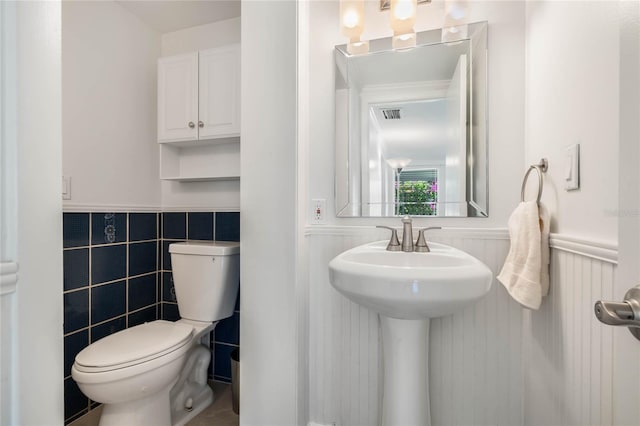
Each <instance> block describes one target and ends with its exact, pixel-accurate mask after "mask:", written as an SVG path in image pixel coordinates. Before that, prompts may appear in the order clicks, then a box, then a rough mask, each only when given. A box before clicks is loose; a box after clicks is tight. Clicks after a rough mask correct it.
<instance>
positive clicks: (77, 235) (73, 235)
mask: <svg viewBox="0 0 640 426" xmlns="http://www.w3.org/2000/svg"><path fill="white" fill-rule="evenodd" d="M62 229H63V232H62V233H63V247H64V248H67V247H83V246H88V245H89V214H88V213H65V214H64V216H63V218H62Z"/></svg>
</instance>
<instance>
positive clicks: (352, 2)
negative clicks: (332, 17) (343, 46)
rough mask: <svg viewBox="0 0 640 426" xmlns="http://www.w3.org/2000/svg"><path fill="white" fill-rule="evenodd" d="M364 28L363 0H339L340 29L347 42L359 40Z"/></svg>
mask: <svg viewBox="0 0 640 426" xmlns="http://www.w3.org/2000/svg"><path fill="white" fill-rule="evenodd" d="M363 29H364V0H340V31H342V34H343V35H344V36H345V37H347V38H348V39H349V42H351V43H355V42H359V41H360V35H361V34H362V31H363Z"/></svg>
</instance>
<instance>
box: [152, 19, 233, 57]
mask: <svg viewBox="0 0 640 426" xmlns="http://www.w3.org/2000/svg"><path fill="white" fill-rule="evenodd" d="M239 42H240V17H238V18H233V19H227V20H224V21H218V22H213V23H211V24H206V25H199V26H197V27H191V28H186V29H184V30H179V31H174V32H170V33H165V34H162V36H161V49H160V51H161V55H162V56H171V55H179V54H181V53H188V52H194V51H196V50H205V49H212V48H214V47H220V46H225V45H228V44H235V43H239Z"/></svg>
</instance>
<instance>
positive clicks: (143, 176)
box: [62, 1, 160, 208]
mask: <svg viewBox="0 0 640 426" xmlns="http://www.w3.org/2000/svg"><path fill="white" fill-rule="evenodd" d="M62 25H63V34H62V36H63V46H62V49H63V69H62V90H63V92H64V97H63V114H62V120H63V124H62V126H63V144H64V146H63V148H64V156H63V172H64V175H65V176H71V178H72V183H71V195H72V199H71V200H69V201H68V202H65V203H64V206H65V208H70V207H73V206H76V207H77V206H82V207H85V206H97V207H99V206H109V207H113V206H124V207H128V208H134V207H152V208H158V207H159V206H160V186H159V184H158V146H157V141H156V116H157V108H156V96H157V94H156V93H157V87H156V74H157V72H156V60H157V58H158V56H159V55H160V35H159V34H157V33H156V32H155V31H153V30H151V29H150V28H149V27H148V26H147V25H145V24H144V23H142V21H140V20H139V19H138V18H137V17H135V16H134V15H132V14H131V13H130V12H128V11H127V10H126V9H124V8H123V7H122V6H120V5H118V4H117V3H115V2H113V1H101V2H72V1H66V2H63V4H62Z"/></svg>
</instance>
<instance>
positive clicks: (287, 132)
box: [240, 1, 306, 426]
mask: <svg viewBox="0 0 640 426" xmlns="http://www.w3.org/2000/svg"><path fill="white" fill-rule="evenodd" d="M296 24H297V20H296V2H293V1H268V2H262V1H249V2H242V74H241V75H242V78H241V81H242V127H241V128H242V130H241V133H242V145H241V167H242V179H241V181H240V186H241V195H240V197H241V198H240V206H241V211H242V214H241V216H240V227H241V229H242V239H241V242H240V250H241V253H242V262H241V269H240V274H241V280H242V304H241V316H242V321H241V322H240V346H241V347H242V350H241V352H240V388H241V389H242V391H241V394H240V405H241V406H242V408H241V411H240V424H241V425H252V426H253V425H255V426H258V425H279V426H289V425H294V424H297V425H301V424H305V423H306V419H299V418H297V410H298V408H297V404H298V399H299V398H304V397H305V395H304V394H300V395H299V394H298V389H297V386H296V380H297V378H298V342H299V339H298V336H297V327H296V269H297V265H296V253H297V250H296V248H297V244H296V237H297V234H296V212H297V208H296V207H297V202H296V130H297V129H296V108H297V105H296ZM275 102H277V103H275ZM274 103H275V105H277V108H274Z"/></svg>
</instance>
